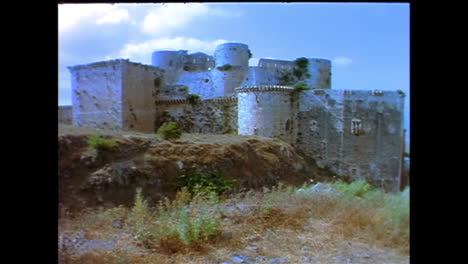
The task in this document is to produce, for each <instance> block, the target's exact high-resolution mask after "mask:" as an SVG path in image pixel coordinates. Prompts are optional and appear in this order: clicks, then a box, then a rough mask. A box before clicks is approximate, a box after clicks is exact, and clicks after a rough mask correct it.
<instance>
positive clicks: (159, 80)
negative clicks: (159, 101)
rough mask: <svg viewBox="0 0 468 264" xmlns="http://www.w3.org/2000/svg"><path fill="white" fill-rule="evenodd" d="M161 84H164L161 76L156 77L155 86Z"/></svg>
mask: <svg viewBox="0 0 468 264" xmlns="http://www.w3.org/2000/svg"><path fill="white" fill-rule="evenodd" d="M161 85H162V79H161V77H157V78H155V79H154V86H155V87H161Z"/></svg>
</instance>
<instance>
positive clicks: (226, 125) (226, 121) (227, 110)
mask: <svg viewBox="0 0 468 264" xmlns="http://www.w3.org/2000/svg"><path fill="white" fill-rule="evenodd" d="M221 111H222V112H223V133H225V134H232V133H233V132H234V130H233V129H232V127H231V120H232V117H231V107H230V106H229V104H227V103H226V104H223V105H222V106H221ZM236 134H237V133H236Z"/></svg>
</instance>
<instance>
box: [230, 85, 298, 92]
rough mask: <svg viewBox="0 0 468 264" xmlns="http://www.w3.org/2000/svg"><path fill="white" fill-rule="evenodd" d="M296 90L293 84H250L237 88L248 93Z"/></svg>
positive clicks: (236, 90) (237, 90)
mask: <svg viewBox="0 0 468 264" xmlns="http://www.w3.org/2000/svg"><path fill="white" fill-rule="evenodd" d="M293 90H295V89H294V88H293V87H291V86H282V85H249V86H243V87H239V88H236V89H235V92H237V93H248V92H273V91H274V92H290V91H293Z"/></svg>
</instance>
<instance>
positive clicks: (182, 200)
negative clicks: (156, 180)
mask: <svg viewBox="0 0 468 264" xmlns="http://www.w3.org/2000/svg"><path fill="white" fill-rule="evenodd" d="M218 203H219V200H218V198H217V196H216V195H215V194H210V195H198V196H195V197H193V199H192V197H191V194H190V192H189V191H188V189H187V188H182V189H181V190H180V191H179V192H178V193H177V194H176V198H175V199H174V200H173V201H170V200H169V199H168V198H165V199H163V200H160V201H159V206H158V208H157V210H156V211H155V212H154V213H151V212H150V211H149V208H148V206H147V204H146V201H145V200H144V199H143V197H142V196H141V190H139V191H137V195H136V199H135V205H134V207H133V209H132V220H133V222H132V223H133V232H135V233H136V239H137V241H139V242H140V243H141V244H142V245H143V246H145V247H147V248H151V247H154V246H155V245H156V244H159V246H160V247H161V248H164V249H166V250H169V251H171V252H174V251H177V250H178V249H180V247H182V246H195V245H198V244H200V243H201V242H205V241H206V240H208V239H209V238H210V237H211V236H213V235H214V234H216V233H217V232H218V231H219V227H220V223H221V210H220V208H219V205H218Z"/></svg>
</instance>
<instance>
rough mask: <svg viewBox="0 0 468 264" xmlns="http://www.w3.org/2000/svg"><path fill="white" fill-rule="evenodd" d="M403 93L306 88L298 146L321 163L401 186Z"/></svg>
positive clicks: (374, 181) (390, 187)
mask: <svg viewBox="0 0 468 264" xmlns="http://www.w3.org/2000/svg"><path fill="white" fill-rule="evenodd" d="M403 99H404V98H403V97H402V96H401V95H400V94H399V93H397V92H393V91H392V92H390V91H385V92H383V93H374V92H372V91H342V90H315V91H304V92H301V94H300V95H299V113H298V131H299V132H298V138H297V142H296V146H297V147H298V148H300V149H302V150H303V151H304V152H305V153H306V154H307V155H309V156H311V157H313V158H314V159H315V160H316V161H317V164H318V165H319V166H320V167H328V168H330V169H331V170H332V171H334V172H336V173H337V174H338V175H342V176H349V177H350V178H351V179H358V178H365V179H366V180H367V181H369V182H371V183H372V184H374V185H376V186H382V187H384V188H385V189H387V190H392V191H396V190H398V188H399V186H400V175H401V166H402V164H401V155H402V154H403V147H404V145H403V142H404V139H403V103H404V101H403Z"/></svg>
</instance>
